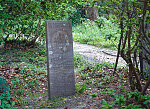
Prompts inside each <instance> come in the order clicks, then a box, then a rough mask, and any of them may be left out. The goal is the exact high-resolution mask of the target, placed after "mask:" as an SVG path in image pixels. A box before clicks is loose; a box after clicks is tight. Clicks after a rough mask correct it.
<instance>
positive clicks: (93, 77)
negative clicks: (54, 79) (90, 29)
mask: <svg viewBox="0 0 150 109" xmlns="http://www.w3.org/2000/svg"><path fill="white" fill-rule="evenodd" d="M42 50H43V48H42V47H40V48H32V49H25V50H22V49H13V50H4V51H2V52H1V54H0V61H1V63H0V77H3V79H4V80H6V82H7V84H8V86H9V87H10V94H11V95H12V97H11V99H10V100H11V103H12V104H11V105H12V107H14V108H15V107H16V108H18V109H21V108H44V109H111V108H115V109H119V108H126V109H131V108H134V109H139V108H144V106H145V104H143V103H144V102H145V103H149V101H150V99H149V98H150V97H149V94H150V88H148V90H147V92H146V93H147V94H146V95H145V96H144V97H143V96H141V95H140V93H139V92H137V91H134V92H131V91H130V89H129V83H128V70H127V69H126V68H124V67H120V68H118V69H117V72H116V74H115V75H113V67H112V66H109V65H107V64H103V63H93V64H90V65H88V66H87V67H85V68H84V69H82V70H80V71H76V70H75V71H76V72H75V80H76V85H75V88H76V93H75V95H73V96H69V97H64V98H54V99H52V100H48V79H47V71H46V67H45V66H46V55H45V51H42ZM74 50H75V51H76V52H78V53H79V54H81V55H83V56H85V57H86V58H87V59H89V60H90V61H91V62H93V59H94V58H95V57H96V58H97V57H98V56H101V57H102V56H104V57H105V60H106V61H107V60H108V61H110V62H112V63H114V62H115V56H114V55H116V51H109V50H107V51H106V49H105V50H104V49H101V48H100V49H99V48H97V47H94V46H90V45H84V44H77V43H76V44H74ZM103 53H104V54H103ZM90 55H91V56H90ZM101 59H103V57H102V58H101ZM120 59H121V58H120ZM97 60H98V58H97V59H96V61H97ZM105 60H104V61H105ZM6 61H7V62H6ZM94 62H95V60H94ZM121 62H122V61H121V60H120V61H119V65H124V64H123V63H121ZM143 85H145V80H142V86H143ZM5 101H6V100H5ZM13 101H14V102H13Z"/></svg>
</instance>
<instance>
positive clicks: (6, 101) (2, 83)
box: [0, 78, 14, 109]
mask: <svg viewBox="0 0 150 109" xmlns="http://www.w3.org/2000/svg"><path fill="white" fill-rule="evenodd" d="M9 90H10V89H9V86H7V83H6V80H4V79H3V78H0V91H1V92H0V102H1V105H0V108H2V109H3V108H10V107H11V98H12V96H11V94H10V92H9ZM12 105H14V102H13V103H12Z"/></svg>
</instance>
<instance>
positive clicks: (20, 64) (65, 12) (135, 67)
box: [0, 0, 150, 109]
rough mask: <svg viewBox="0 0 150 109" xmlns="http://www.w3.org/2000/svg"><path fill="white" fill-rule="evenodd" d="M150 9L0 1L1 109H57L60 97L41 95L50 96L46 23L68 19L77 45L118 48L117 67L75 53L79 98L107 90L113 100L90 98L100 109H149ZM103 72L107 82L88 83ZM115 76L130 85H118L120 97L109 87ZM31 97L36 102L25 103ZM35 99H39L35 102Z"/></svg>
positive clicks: (130, 1)
mask: <svg viewBox="0 0 150 109" xmlns="http://www.w3.org/2000/svg"><path fill="white" fill-rule="evenodd" d="M149 10H150V2H149V1H148V0H0V71H1V73H0V76H1V77H0V82H1V86H0V89H1V90H0V94H1V96H0V99H1V105H0V107H1V108H9V107H14V108H15V107H16V108H30V107H32V108H33V107H34V108H35V107H49V106H51V108H57V107H59V101H62V99H61V100H60V99H57V98H56V99H55V100H52V101H47V100H45V99H44V98H42V99H40V100H39V96H38V95H40V94H41V95H42V94H43V95H44V94H45V96H46V94H47V92H46V91H47V90H46V89H47V84H46V82H47V79H46V75H47V72H46V71H45V65H46V51H45V49H46V48H45V40H46V39H45V21H46V20H64V21H68V20H69V21H72V25H73V40H74V42H79V43H84V44H90V45H94V46H97V47H105V48H109V49H113V50H118V54H117V59H116V63H115V65H111V64H109V63H104V64H103V65H101V64H98V63H97V64H94V65H91V64H89V63H88V62H87V60H86V59H85V58H84V57H82V56H81V55H79V54H77V53H75V54H74V61H75V70H76V71H77V78H76V79H77V83H76V92H77V94H78V95H76V96H79V95H80V96H82V95H84V94H85V92H86V90H87V89H88V88H92V89H93V87H94V88H95V87H101V88H102V89H103V88H104V87H105V88H104V89H106V90H105V91H103V92H101V94H102V95H105V94H106V96H107V97H112V98H113V100H107V99H105V98H100V97H99V96H100V95H99V93H98V92H95V93H91V94H88V95H90V96H92V99H96V100H98V101H99V102H97V103H98V104H97V105H96V107H99V108H104V109H106V108H108V109H109V108H126V109H130V108H137V109H138V108H147V109H148V108H149V106H150V99H149V98H150V96H149V84H150V71H149V69H150V68H146V69H147V70H145V69H144V68H143V67H145V66H144V64H143V62H145V63H146V64H147V66H148V67H149V65H150V34H149V29H150V23H149V22H150V11H149ZM119 55H120V56H121V57H122V58H123V59H124V60H125V61H126V63H127V67H126V68H119V67H118V68H117V63H118V58H119ZM85 63H86V64H85ZM112 68H113V70H112V72H110V69H112ZM143 69H144V70H143ZM104 72H105V73H104ZM108 72H109V73H108ZM103 73H104V75H105V76H104V78H105V80H104V79H102V80H103V82H102V80H101V81H95V82H94V85H93V86H90V85H89V84H90V82H91V81H92V80H94V79H96V78H97V75H99V78H101V76H100V75H103ZM116 75H118V76H116ZM113 76H114V77H113ZM88 77H89V78H91V79H88ZM102 77H103V76H102ZM115 77H116V78H115ZM112 78H115V79H116V80H115V81H117V83H118V84H121V83H120V82H121V80H122V81H129V82H127V83H126V84H121V85H120V86H119V85H117V86H115V85H114V87H119V88H120V89H118V90H120V91H121V93H122V95H119V94H118V95H117V94H115V93H114V92H115V91H113V89H109V88H108V87H106V86H109V85H110V84H109V83H111V81H114V80H113V79H112ZM5 79H6V80H5ZM79 81H80V82H81V81H82V84H79V83H78V82H79ZM91 83H93V82H91ZM117 83H116V84H117ZM43 84H44V85H43ZM105 85H106V86H105ZM123 87H127V88H123ZM43 88H45V89H43ZM37 89H38V91H37ZM115 89H116V88H115ZM128 89H129V90H128ZM40 90H42V91H41V92H40ZM29 92H32V93H29ZM86 93H88V92H86ZM31 95H32V97H33V98H32V97H30V100H27V99H25V98H26V97H27V96H31ZM122 96H123V97H122ZM36 97H37V100H33V99H34V98H36ZM27 98H28V97H27ZM28 99H29V98H28ZM66 99H68V98H66ZM90 99H91V98H90ZM27 101H31V102H27ZM33 101H35V102H33ZM41 101H43V102H41ZM113 101H115V102H113ZM37 103H39V105H37ZM63 105H66V104H65V103H64V104H63ZM26 106H27V107H26ZM66 108H67V107H66Z"/></svg>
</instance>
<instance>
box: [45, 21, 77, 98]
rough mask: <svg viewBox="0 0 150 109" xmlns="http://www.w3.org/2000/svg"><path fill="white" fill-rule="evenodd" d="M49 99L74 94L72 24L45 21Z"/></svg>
mask: <svg viewBox="0 0 150 109" xmlns="http://www.w3.org/2000/svg"><path fill="white" fill-rule="evenodd" d="M46 41H47V42H46V43H47V44H46V46H47V70H48V94H49V98H54V97H64V96H69V95H73V94H74V93H75V79H74V62H73V39H72V23H71V22H69V21H46Z"/></svg>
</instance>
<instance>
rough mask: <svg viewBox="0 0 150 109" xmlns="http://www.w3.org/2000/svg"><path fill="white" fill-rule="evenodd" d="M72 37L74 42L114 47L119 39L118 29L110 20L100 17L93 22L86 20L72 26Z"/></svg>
mask: <svg viewBox="0 0 150 109" xmlns="http://www.w3.org/2000/svg"><path fill="white" fill-rule="evenodd" d="M73 32H74V33H73V39H74V41H76V42H80V43H85V44H92V45H96V46H101V47H106V48H113V49H115V48H114V44H115V45H116V44H117V43H118V41H119V36H120V33H119V32H120V29H119V28H118V25H117V24H113V23H112V22H111V20H107V19H106V18H103V17H100V18H99V19H97V20H96V21H95V22H93V21H89V20H86V21H85V22H83V23H82V24H79V25H77V26H74V27H73Z"/></svg>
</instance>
